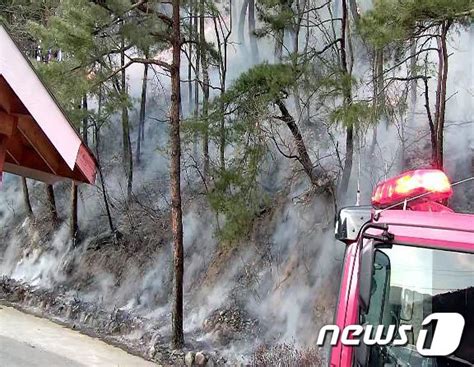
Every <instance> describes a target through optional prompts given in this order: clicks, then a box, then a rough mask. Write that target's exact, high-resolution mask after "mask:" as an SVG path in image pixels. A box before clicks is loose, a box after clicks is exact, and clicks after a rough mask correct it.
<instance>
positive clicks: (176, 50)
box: [170, 0, 184, 349]
mask: <svg viewBox="0 0 474 367" xmlns="http://www.w3.org/2000/svg"><path fill="white" fill-rule="evenodd" d="M172 7H173V14H172V19H173V26H172V37H171V43H172V49H173V50H172V52H173V61H172V65H171V113H170V125H171V126H170V135H171V136H170V146H171V157H170V186H171V187H170V191H171V230H172V233H173V248H174V251H173V254H174V256H173V258H174V259H173V260H174V261H173V262H174V292H173V293H174V297H173V298H174V299H173V320H172V322H173V326H172V328H173V347H174V348H176V349H182V347H183V346H184V332H183V275H184V258H183V252H184V249H183V212H182V208H181V137H180V115H179V110H180V104H181V101H180V96H181V86H180V67H181V29H180V27H181V26H180V0H172Z"/></svg>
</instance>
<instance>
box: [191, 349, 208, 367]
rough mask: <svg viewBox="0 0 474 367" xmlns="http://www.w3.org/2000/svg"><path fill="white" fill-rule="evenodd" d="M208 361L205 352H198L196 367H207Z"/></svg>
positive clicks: (195, 360) (195, 359)
mask: <svg viewBox="0 0 474 367" xmlns="http://www.w3.org/2000/svg"><path fill="white" fill-rule="evenodd" d="M207 361H208V358H207V356H206V355H205V354H204V352H197V353H196V356H195V358H194V362H195V364H196V366H206V364H207Z"/></svg>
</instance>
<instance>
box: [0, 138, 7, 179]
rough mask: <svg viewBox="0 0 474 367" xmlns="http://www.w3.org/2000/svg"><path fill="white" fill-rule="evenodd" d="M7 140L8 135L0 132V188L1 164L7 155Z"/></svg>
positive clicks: (0, 177)
mask: <svg viewBox="0 0 474 367" xmlns="http://www.w3.org/2000/svg"><path fill="white" fill-rule="evenodd" d="M7 140H8V136H6V135H3V134H0V188H1V185H2V181H3V166H4V164H5V157H6V155H7Z"/></svg>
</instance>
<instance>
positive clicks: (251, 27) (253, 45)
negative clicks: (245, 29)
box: [248, 0, 259, 64]
mask: <svg viewBox="0 0 474 367" xmlns="http://www.w3.org/2000/svg"><path fill="white" fill-rule="evenodd" d="M248 8H249V40H250V51H251V52H252V60H253V62H254V64H257V63H258V59H259V54H258V46H257V37H256V36H255V0H249V3H248Z"/></svg>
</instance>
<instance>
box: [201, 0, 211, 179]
mask: <svg viewBox="0 0 474 367" xmlns="http://www.w3.org/2000/svg"><path fill="white" fill-rule="evenodd" d="M199 7H200V17H199V18H200V19H199V20H200V21H199V46H200V48H201V51H200V54H201V67H202V76H203V78H202V83H203V86H202V91H203V100H202V115H201V118H202V120H203V122H204V137H203V142H202V149H203V157H204V170H203V173H204V180H205V181H206V182H207V180H208V178H209V126H208V123H209V116H208V112H209V70H208V64H207V45H206V35H205V33H204V32H205V15H206V14H205V12H206V9H205V1H204V0H200V6H199Z"/></svg>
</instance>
